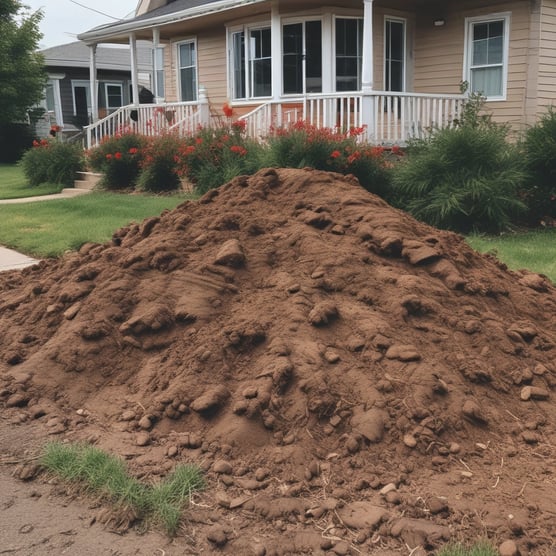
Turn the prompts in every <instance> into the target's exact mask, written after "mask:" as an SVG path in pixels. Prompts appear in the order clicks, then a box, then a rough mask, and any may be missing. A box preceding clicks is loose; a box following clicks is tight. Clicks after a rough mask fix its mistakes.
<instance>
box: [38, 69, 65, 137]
mask: <svg viewBox="0 0 556 556" xmlns="http://www.w3.org/2000/svg"><path fill="white" fill-rule="evenodd" d="M64 77H65V74H48V81H47V86H48V85H52V93H53V97H54V99H53V100H54V119H55V120H56V124H57V125H59V126H63V125H64V115H63V112H62V96H61V94H60V80H62V79H64ZM44 93H45V96H44V99H43V100H42V102H41V106H42V107H43V108H44V109H45V111H46V112H47V113H50V110H48V104H47V100H46V89H45V91H44Z"/></svg>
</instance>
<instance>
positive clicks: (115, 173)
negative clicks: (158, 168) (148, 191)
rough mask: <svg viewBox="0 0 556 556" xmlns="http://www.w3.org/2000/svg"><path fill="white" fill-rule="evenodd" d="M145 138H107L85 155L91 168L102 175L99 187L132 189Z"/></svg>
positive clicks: (132, 134) (125, 134) (135, 136)
mask: <svg viewBox="0 0 556 556" xmlns="http://www.w3.org/2000/svg"><path fill="white" fill-rule="evenodd" d="M145 144H146V138H145V137H143V136H142V135H138V134H137V133H123V134H120V135H115V136H113V137H107V138H105V139H103V141H102V142H101V143H100V145H98V146H97V147H94V148H92V149H91V150H90V151H89V152H88V155H87V159H88V162H89V165H90V166H91V168H92V169H93V170H95V171H97V172H101V173H102V174H104V175H103V177H102V179H101V181H100V183H99V185H100V187H102V188H104V189H110V190H111V189H126V188H129V187H134V186H135V184H136V183H137V179H138V177H139V172H140V166H141V160H142V150H143V147H144V146H145Z"/></svg>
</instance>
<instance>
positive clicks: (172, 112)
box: [84, 90, 466, 148]
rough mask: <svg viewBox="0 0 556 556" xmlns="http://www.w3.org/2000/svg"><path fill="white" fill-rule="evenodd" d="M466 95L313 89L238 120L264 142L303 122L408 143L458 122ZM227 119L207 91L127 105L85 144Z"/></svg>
mask: <svg viewBox="0 0 556 556" xmlns="http://www.w3.org/2000/svg"><path fill="white" fill-rule="evenodd" d="M465 98H466V96H465V95H441V94H438V95H437V94H424V93H404V92H390V91H370V92H365V93H359V92H354V93H330V94H322V93H313V94H306V95H303V96H301V97H296V98H287V99H282V100H277V101H268V102H265V103H263V104H260V105H259V106H257V107H256V108H254V109H253V110H251V111H250V112H247V113H246V114H244V115H241V116H239V117H238V118H237V119H240V120H245V122H246V133H247V135H248V136H249V137H251V138H254V139H258V140H264V138H265V137H267V136H268V135H269V134H270V133H271V131H272V129H273V128H276V127H286V128H287V127H288V126H290V125H292V124H294V123H296V122H298V121H304V122H306V123H308V124H310V125H314V126H316V127H318V128H332V129H339V130H342V131H348V130H349V129H351V128H364V132H363V134H362V136H361V138H362V140H365V141H367V142H369V143H372V144H375V145H401V146H403V145H405V144H406V143H407V142H408V141H409V140H411V139H414V138H422V137H425V136H426V135H427V134H428V133H430V132H431V131H433V130H434V129H438V128H443V127H449V126H451V125H453V123H454V121H455V120H457V119H458V118H459V117H460V115H461V110H462V107H463V103H464V101H465ZM223 119H224V120H225V117H224V116H223V115H221V114H220V113H219V111H215V110H213V109H211V106H210V105H209V100H208V98H207V97H206V94H205V92H204V91H203V90H201V91H200V94H199V99H198V101H197V102H195V103H191V102H165V103H159V104H139V105H128V106H123V107H121V108H119V109H118V110H117V111H115V112H114V113H113V114H110V115H109V116H107V117H105V118H103V119H101V120H98V121H97V122H95V123H93V124H91V125H89V126H86V127H85V128H84V129H85V135H86V136H85V139H86V144H85V146H86V148H91V147H94V146H95V145H97V144H98V143H99V142H100V141H101V140H102V138H104V137H107V136H113V135H115V134H117V133H122V132H135V133H140V134H142V135H145V136H156V135H159V134H161V133H163V132H176V133H178V134H179V135H183V136H187V135H191V134H193V133H195V131H196V130H197V129H198V128H199V127H200V126H201V127H204V126H218V125H222V121H223Z"/></svg>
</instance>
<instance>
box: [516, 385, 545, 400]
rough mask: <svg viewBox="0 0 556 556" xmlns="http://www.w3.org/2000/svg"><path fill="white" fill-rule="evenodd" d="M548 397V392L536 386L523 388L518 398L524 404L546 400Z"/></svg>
mask: <svg viewBox="0 0 556 556" xmlns="http://www.w3.org/2000/svg"><path fill="white" fill-rule="evenodd" d="M549 396H550V393H549V392H548V390H545V389H544V388H539V387H538V386H525V387H523V388H522V389H521V394H520V398H521V399H522V400H523V401H524V402H526V401H528V400H546V399H548V398H549Z"/></svg>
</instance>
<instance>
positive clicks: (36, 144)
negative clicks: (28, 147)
mask: <svg viewBox="0 0 556 556" xmlns="http://www.w3.org/2000/svg"><path fill="white" fill-rule="evenodd" d="M40 146H41V144H40V143H39V142H38V141H37V140H36V139H35V140H34V141H33V147H40Z"/></svg>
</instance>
